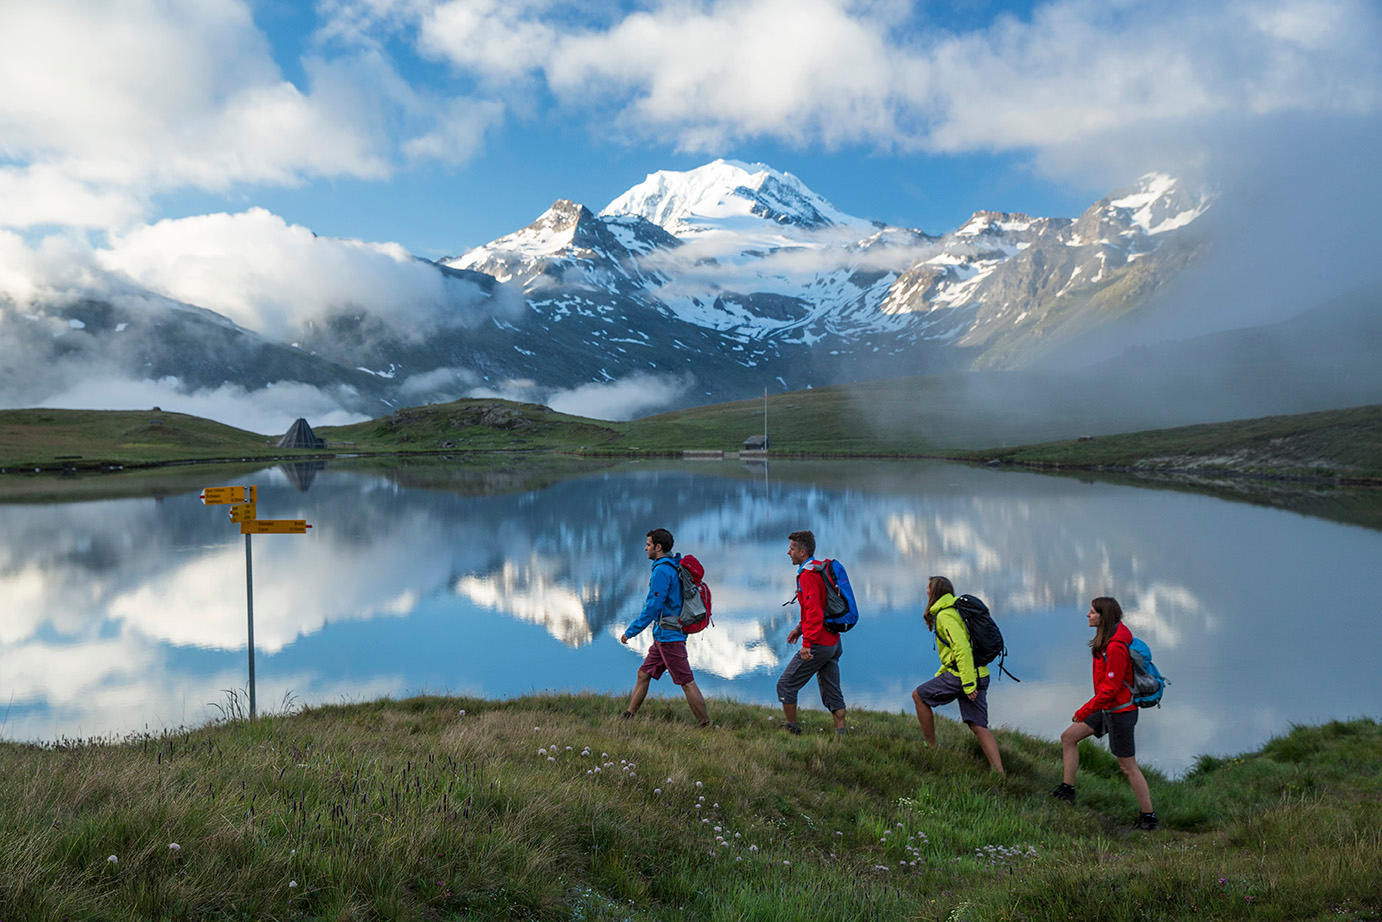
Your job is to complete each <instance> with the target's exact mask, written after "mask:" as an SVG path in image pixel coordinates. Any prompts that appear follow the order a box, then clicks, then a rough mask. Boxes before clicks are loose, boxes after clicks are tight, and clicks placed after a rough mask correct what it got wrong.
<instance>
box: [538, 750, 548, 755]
mask: <svg viewBox="0 0 1382 922" xmlns="http://www.w3.org/2000/svg"><path fill="white" fill-rule="evenodd" d="M537 754H538V755H540V756H545V755H547V750H546V749H539V750H538V751H537Z"/></svg>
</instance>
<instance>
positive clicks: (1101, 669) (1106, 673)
mask: <svg viewBox="0 0 1382 922" xmlns="http://www.w3.org/2000/svg"><path fill="white" fill-rule="evenodd" d="M1130 643H1132V631H1130V630H1128V626H1127V625H1126V624H1119V625H1118V629H1117V630H1115V631H1114V632H1113V638H1112V639H1111V640H1109V642H1108V646H1107V647H1105V648H1104V655H1103V656H1099V655H1097V654H1096V655H1095V656H1094V657H1092V659H1093V660H1094V666H1093V675H1094V697H1093V698H1090V699H1089V700H1088V701H1086V702H1085V703H1084V707H1082V708H1080V709H1079V710H1078V711H1076V712H1075V720H1076V721H1081V720H1084V719H1085V718H1086V717H1088V716H1089V715H1090V714H1093V713H1094V712H1095V711H1114V712H1119V711H1131V710H1132V709H1133V708H1134V707H1136V705H1134V704H1133V703H1132V679H1133V676H1132V659H1131V658H1130V657H1129V656H1128V644H1130Z"/></svg>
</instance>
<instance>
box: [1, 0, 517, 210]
mask: <svg viewBox="0 0 1382 922" xmlns="http://www.w3.org/2000/svg"><path fill="white" fill-rule="evenodd" d="M301 66H302V70H303V74H304V77H303V80H302V85H301V86H299V85H298V84H295V83H293V82H291V81H289V80H287V79H285V77H284V75H283V73H282V72H281V71H280V69H279V67H278V65H277V63H276V62H275V60H274V58H273V55H272V53H271V49H270V46H269V42H268V40H267V38H266V37H265V36H264V34H263V33H261V32H260V31H259V30H258V29H257V28H256V26H255V23H254V20H253V15H252V11H251V7H250V5H249V4H248V3H245V2H242V0H205V2H199V3H183V4H156V3H152V2H148V0H117V2H96V0H47V2H44V3H27V4H26V3H4V4H0V163H4V164H5V165H4V166H2V167H0V200H3V201H4V202H5V203H6V207H5V208H4V209H3V211H0V225H5V226H11V227H32V226H42V225H48V224H60V225H69V226H74V227H89V228H111V227H124V226H126V225H127V224H128V223H129V222H131V221H134V220H137V219H138V217H140V216H141V215H142V214H144V213H145V212H146V211H147V209H148V208H149V203H150V199H151V196H153V195H155V194H158V193H160V192H167V191H172V190H179V189H185V188H197V189H206V190H211V191H216V192H223V191H226V190H227V189H229V188H230V187H231V186H234V185H236V184H245V183H268V184H275V185H296V184H299V183H302V182H305V181H308V180H311V179H317V178H323V177H326V178H332V177H353V178H362V179H375V180H378V179H384V178H387V177H388V176H389V175H390V174H391V172H392V171H393V169H394V160H395V154H396V150H395V148H396V147H398V146H400V145H402V144H411V145H412V146H413V148H414V150H413V151H411V152H410V153H409V156H419V155H422V156H428V157H433V158H436V157H442V158H443V159H446V160H449V161H452V162H455V161H459V160H463V159H465V158H467V157H469V156H471V155H472V154H473V152H474V150H475V147H476V145H477V143H478V141H477V140H476V139H477V138H478V137H480V136H482V135H483V129H484V127H486V126H487V125H488V124H490V123H491V122H492V121H493V119H494V117H495V115H494V112H493V111H492V110H491V109H487V108H486V107H485V106H484V105H483V104H480V105H478V107H476V112H478V113H479V115H478V116H477V115H475V114H474V113H471V114H469V115H468V116H467V114H466V112H465V107H464V106H462V105H461V103H459V102H450V103H443V101H442V100H441V99H440V98H438V97H433V96H431V95H428V94H426V93H420V92H418V91H416V90H415V89H414V88H413V87H412V86H411V85H410V84H409V83H408V82H407V81H406V80H404V79H403V78H401V77H400V76H399V75H398V73H397V71H396V70H395V69H394V67H393V65H392V62H391V61H390V59H389V58H388V57H387V56H385V55H383V54H381V53H380V52H379V50H378V49H377V48H372V47H352V48H350V49H348V50H347V51H346V52H345V53H337V54H334V55H333V56H330V57H327V56H325V55H324V54H323V55H309V56H306V57H304V58H303V59H302V60H301ZM477 129H478V134H477ZM395 138H397V139H400V140H399V141H397V142H396V141H395ZM409 139H411V140H409Z"/></svg>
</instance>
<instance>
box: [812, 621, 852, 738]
mask: <svg viewBox="0 0 1382 922" xmlns="http://www.w3.org/2000/svg"><path fill="white" fill-rule="evenodd" d="M841 655H842V645H841V644H839V643H836V645H835V651H834V653H833V655H832V656H831V657H830V662H828V663H826V664H825V665H824V666H822V667H821V668H820V671H819V672H817V673H816V684H817V685H818V686H820V690H821V704H823V705H825V709H826V710H827V711H829V712H830V716H831V717H833V718H834V719H835V729H836V730H838V731H843V730H844V729H845V693H844V689H842V688H841V687H840V665H839V660H840V656H841Z"/></svg>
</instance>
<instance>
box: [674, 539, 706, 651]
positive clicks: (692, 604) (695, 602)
mask: <svg viewBox="0 0 1382 922" xmlns="http://www.w3.org/2000/svg"><path fill="white" fill-rule="evenodd" d="M677 578H678V579H679V580H680V581H681V613H680V614H679V615H677V619H676V622H677V623H676V624H671V623H669V622H670V621H671V619H665V620H664V622H663V626H664V627H669V628H674V629H675V630H678V631H681V632H682V633H683V634H699V633H700V632H701V631H703V630H705V629H706V628H707V627H708V626H709V625H710V624H712V623H713V622H712V621H711V620H710V587H709V586H707V585H706V584H705V582H704V579H705V567H703V566H702V565H701V562H700V561H699V560H697V559H696V558H695V557H692V556H691V555H690V554H687V555H686V556H684V557H682V558H681V563H680V564H679V565H678V566H677Z"/></svg>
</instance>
